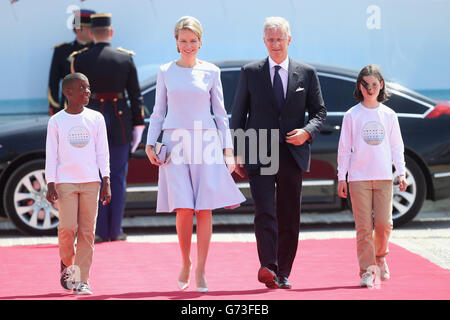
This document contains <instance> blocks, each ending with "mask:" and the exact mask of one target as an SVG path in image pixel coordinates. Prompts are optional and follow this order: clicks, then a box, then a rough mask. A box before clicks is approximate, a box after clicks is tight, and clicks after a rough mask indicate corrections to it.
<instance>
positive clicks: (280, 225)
mask: <svg viewBox="0 0 450 320" xmlns="http://www.w3.org/2000/svg"><path fill="white" fill-rule="evenodd" d="M248 176H249V182H250V189H251V192H252V197H253V200H254V202H255V220H254V223H255V236H256V243H257V247H258V256H259V260H260V262H261V266H263V267H267V268H269V269H271V270H273V271H275V272H276V273H277V275H278V276H285V277H288V276H289V274H290V273H291V268H292V263H293V262H294V258H295V254H296V252H297V245H298V234H299V231H300V210H301V191H302V171H301V169H300V168H299V167H298V165H297V163H296V162H295V160H294V158H293V157H292V155H291V153H290V151H289V149H288V148H287V146H286V144H284V143H282V144H280V154H279V169H278V172H277V173H276V174H275V175H260V174H259V173H250V172H249V174H248ZM275 186H276V188H275ZM275 195H276V201H275ZM275 206H276V209H275Z"/></svg>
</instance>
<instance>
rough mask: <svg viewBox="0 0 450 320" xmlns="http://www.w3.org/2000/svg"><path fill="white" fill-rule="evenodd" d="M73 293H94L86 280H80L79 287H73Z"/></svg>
mask: <svg viewBox="0 0 450 320" xmlns="http://www.w3.org/2000/svg"><path fill="white" fill-rule="evenodd" d="M73 293H74V294H79V295H87V294H88V295H90V294H92V290H91V288H89V284H87V283H86V282H78V285H77V287H76V288H75V289H73Z"/></svg>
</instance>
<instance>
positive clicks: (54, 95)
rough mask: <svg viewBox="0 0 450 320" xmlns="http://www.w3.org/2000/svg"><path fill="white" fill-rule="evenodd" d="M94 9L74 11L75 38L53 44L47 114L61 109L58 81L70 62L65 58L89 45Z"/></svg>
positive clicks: (62, 76)
mask: <svg viewBox="0 0 450 320" xmlns="http://www.w3.org/2000/svg"><path fill="white" fill-rule="evenodd" d="M93 13H95V11H92V10H87V9H81V10H79V11H75V12H74V19H73V32H74V33H75V35H76V38H75V40H74V41H72V42H69V43H67V42H63V43H61V44H59V45H56V46H54V47H53V48H54V51H53V58H52V64H51V67H50V76H49V81H48V90H47V95H48V105H49V114H50V115H53V114H55V113H56V112H58V111H60V110H62V109H63V108H64V105H65V103H66V99H65V97H64V95H63V94H62V92H61V93H60V90H59V87H60V82H61V81H62V79H64V77H65V76H66V75H68V74H69V73H70V63H69V61H68V60H67V59H68V58H69V56H70V54H72V52H74V51H78V50H81V49H83V48H85V47H89V46H90V45H91V44H92V38H91V35H90V31H91V14H93Z"/></svg>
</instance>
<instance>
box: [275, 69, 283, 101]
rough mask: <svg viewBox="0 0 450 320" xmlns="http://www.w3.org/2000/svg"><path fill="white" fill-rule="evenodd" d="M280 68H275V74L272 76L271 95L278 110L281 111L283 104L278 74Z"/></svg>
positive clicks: (281, 85)
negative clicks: (273, 96)
mask: <svg viewBox="0 0 450 320" xmlns="http://www.w3.org/2000/svg"><path fill="white" fill-rule="evenodd" d="M280 68H281V67H280V66H275V74H274V76H273V93H274V94H275V100H276V102H277V105H278V108H279V109H281V107H282V106H283V104H284V90H283V83H282V82H281V77H280V74H279V73H278V71H279V70H280Z"/></svg>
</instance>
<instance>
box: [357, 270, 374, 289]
mask: <svg viewBox="0 0 450 320" xmlns="http://www.w3.org/2000/svg"><path fill="white" fill-rule="evenodd" d="M374 281H375V275H374V274H373V273H372V272H366V273H364V274H363V275H362V277H361V282H360V283H359V285H360V286H361V287H367V288H372V287H373V283H374Z"/></svg>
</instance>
